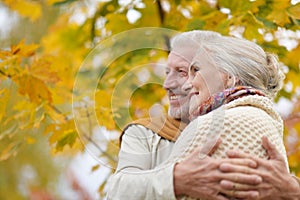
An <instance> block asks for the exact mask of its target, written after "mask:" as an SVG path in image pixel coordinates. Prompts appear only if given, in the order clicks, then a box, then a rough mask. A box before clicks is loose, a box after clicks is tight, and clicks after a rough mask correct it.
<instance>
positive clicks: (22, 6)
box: [2, 0, 42, 21]
mask: <svg viewBox="0 0 300 200" xmlns="http://www.w3.org/2000/svg"><path fill="white" fill-rule="evenodd" d="M2 2H3V3H5V4H6V5H7V6H8V7H10V8H11V9H12V10H15V11H17V12H18V13H19V14H20V15H21V16H24V17H28V18H29V19H30V20H31V21H36V20H37V19H38V18H39V17H40V16H41V14H42V7H41V5H40V4H39V3H38V2H37V1H29V0H2Z"/></svg>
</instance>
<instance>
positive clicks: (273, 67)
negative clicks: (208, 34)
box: [202, 36, 285, 99]
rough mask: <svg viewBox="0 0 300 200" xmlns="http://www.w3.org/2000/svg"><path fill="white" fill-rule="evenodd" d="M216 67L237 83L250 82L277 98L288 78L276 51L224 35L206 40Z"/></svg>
mask: <svg viewBox="0 0 300 200" xmlns="http://www.w3.org/2000/svg"><path fill="white" fill-rule="evenodd" d="M202 48H204V49H205V50H206V51H207V52H208V54H209V55H210V57H211V58H212V60H213V61H214V63H215V65H216V67H217V68H218V69H219V70H221V71H223V72H225V73H228V74H229V76H231V77H233V78H235V79H236V80H238V81H237V82H236V84H235V85H245V86H251V87H254V88H256V89H259V90H261V91H262V92H264V93H265V94H266V95H267V96H268V97H269V98H271V99H272V98H274V97H275V96H276V94H277V92H278V91H279V90H280V89H281V88H282V85H283V79H284V78H285V76H284V73H283V71H282V70H281V65H280V63H279V61H278V59H277V56H275V55H274V54H270V53H266V52H265V51H264V50H263V49H262V48H261V47H260V46H258V45H257V44H255V43H254V42H250V41H248V40H245V39H240V38H235V37H230V36H222V37H216V38H214V40H210V41H203V42H202Z"/></svg>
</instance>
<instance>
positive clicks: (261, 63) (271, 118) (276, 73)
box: [168, 36, 288, 199]
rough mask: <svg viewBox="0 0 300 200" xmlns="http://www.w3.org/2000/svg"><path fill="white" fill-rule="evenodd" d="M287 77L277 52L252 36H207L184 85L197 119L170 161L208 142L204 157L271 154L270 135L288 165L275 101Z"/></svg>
mask: <svg viewBox="0 0 300 200" xmlns="http://www.w3.org/2000/svg"><path fill="white" fill-rule="evenodd" d="M175 39H176V38H175ZM283 78H284V75H283V73H282V72H281V70H280V69H279V63H278V61H277V58H276V57H275V56H274V55H272V54H268V53H265V52H264V51H263V49H262V48H260V47H259V46H258V45H256V44H255V43H253V42H250V41H247V40H244V39H238V38H234V37H225V36H221V37H217V38H215V40H213V41H203V43H202V44H200V46H199V51H198V52H197V54H196V56H195V57H194V59H193V62H192V64H191V66H190V68H189V79H188V81H187V82H186V84H185V85H184V86H183V88H184V89H185V90H190V93H189V95H190V108H189V113H190V118H191V119H193V120H192V122H191V123H190V124H189V125H188V126H187V127H186V128H185V130H184V131H183V132H182V133H181V135H180V136H179V138H178V139H177V141H176V143H175V146H174V148H173V152H172V153H171V156H170V159H169V160H168V162H174V160H175V161H177V162H181V161H183V160H184V158H185V157H187V156H188V155H189V154H191V153H192V152H193V151H194V150H195V148H197V147H203V146H205V147H206V152H203V151H202V152H203V153H204V154H203V155H199V158H200V159H201V157H202V156H205V155H206V153H208V154H210V155H211V156H212V157H214V158H225V157H226V152H227V151H228V150H232V149H239V150H242V151H244V152H247V153H250V154H252V155H254V156H257V157H260V158H265V159H268V156H267V152H266V150H265V149H264V148H263V146H262V142H261V141H262V140H261V138H262V137H267V138H268V139H269V140H270V141H272V143H273V144H275V145H276V147H277V150H278V151H279V152H280V153H281V154H282V155H283V156H284V157H285V160H286V167H287V170H288V162H287V157H286V151H285V147H284V144H283V122H282V119H281V118H280V116H279V114H278V113H277V112H276V111H275V110H274V109H273V104H272V99H273V97H274V96H275V95H276V93H277V92H278V90H279V89H280V88H281V86H282V81H283ZM220 140H221V144H220V145H219V148H217V149H216V150H215V151H212V149H211V148H212V147H213V146H214V144H215V143H216V142H218V141H220ZM224 195H225V194H224ZM185 198H186V197H183V199H185Z"/></svg>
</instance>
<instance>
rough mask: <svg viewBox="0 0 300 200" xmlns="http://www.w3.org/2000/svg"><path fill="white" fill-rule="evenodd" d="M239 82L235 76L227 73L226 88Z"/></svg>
mask: <svg viewBox="0 0 300 200" xmlns="http://www.w3.org/2000/svg"><path fill="white" fill-rule="evenodd" d="M239 82H240V80H239V79H238V78H236V77H235V76H232V75H228V76H227V80H226V88H231V87H234V86H236V85H238V84H239Z"/></svg>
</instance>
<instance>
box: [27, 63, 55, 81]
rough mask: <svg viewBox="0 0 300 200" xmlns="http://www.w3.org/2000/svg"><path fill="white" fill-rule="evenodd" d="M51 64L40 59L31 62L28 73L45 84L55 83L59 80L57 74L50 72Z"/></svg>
mask: <svg viewBox="0 0 300 200" xmlns="http://www.w3.org/2000/svg"><path fill="white" fill-rule="evenodd" d="M51 64H52V63H51V62H50V60H49V59H48V58H40V59H36V60H34V61H33V63H32V65H31V66H30V67H29V70H28V71H29V73H30V74H31V75H32V76H34V77H36V78H38V79H40V80H42V81H43V82H45V83H52V84H54V83H56V82H58V81H59V80H60V79H59V77H58V76H57V74H56V73H55V72H53V71H51V70H50V67H51Z"/></svg>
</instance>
